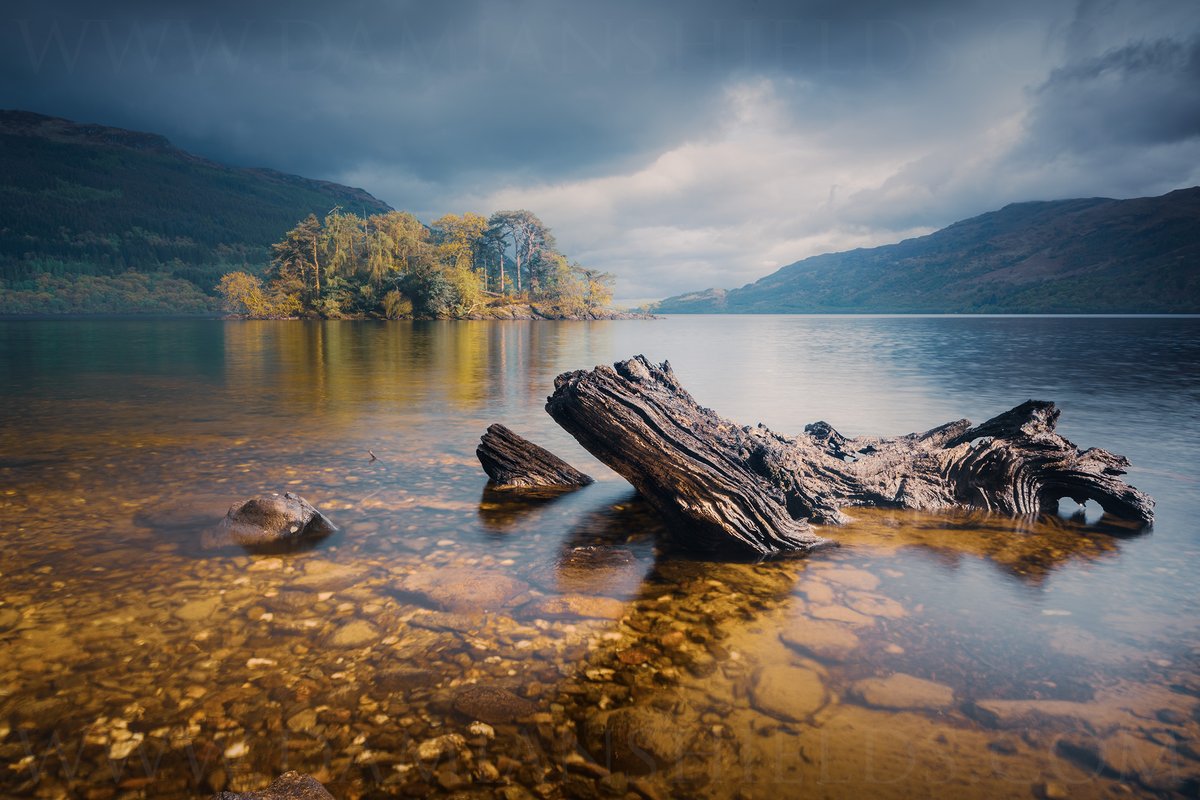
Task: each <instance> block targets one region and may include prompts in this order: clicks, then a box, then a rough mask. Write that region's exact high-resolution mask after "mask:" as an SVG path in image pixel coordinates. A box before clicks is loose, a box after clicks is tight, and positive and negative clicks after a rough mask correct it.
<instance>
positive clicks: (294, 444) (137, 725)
mask: <svg viewBox="0 0 1200 800" xmlns="http://www.w3.org/2000/svg"><path fill="white" fill-rule="evenodd" d="M219 330H220V336H221V340H220V347H219V348H212V347H209V346H206V345H202V344H199V343H193V344H192V345H191V346H192V347H194V348H195V353H196V355H195V356H194V358H192V359H191V360H185V363H182V364H175V363H172V361H171V360H170V359H169V358H165V357H164V356H162V355H161V353H159V351H158V350H153V351H151V349H150V348H149V346H148V344H147V343H146V342H144V341H142V342H135V343H134V344H132V345H131V346H130V347H131V349H130V353H129V354H128V355H129V357H130V358H133V359H134V360H135V362H136V359H139V358H140V359H142V360H141V361H140V362H136V363H134V364H133V365H132V366H131V367H130V370H129V373H128V374H125V375H122V374H120V370H119V369H116V368H115V367H114V366H113V365H111V364H109V365H108V366H105V365H104V364H100V365H99V366H97V367H96V368H95V369H91V370H87V371H85V370H82V369H80V364H81V363H84V362H86V361H87V357H88V354H89V352H90V351H89V350H88V346H87V345H86V344H81V345H80V347H81V348H82V352H81V354H80V356H81V359H82V360H81V361H79V362H74V363H73V364H72V365H71V366H73V367H74V368H76V369H77V370H78V371H76V372H74V373H68V372H64V373H63V374H62V375H59V376H57V377H54V376H52V377H54V380H48V381H47V384H48V386H49V387H50V388H49V389H47V390H45V391H33V390H30V391H29V392H27V393H24V394H20V393H18V394H16V395H13V396H12V397H11V398H10V399H11V405H10V411H11V412H12V413H11V414H10V416H9V417H8V419H7V421H8V422H9V423H10V424H8V425H6V426H3V428H2V429H0V442H2V443H3V451H2V452H3V453H4V456H3V460H2V461H0V518H2V519H3V520H4V530H3V544H4V547H5V557H4V560H3V566H2V567H0V794H2V795H4V796H14V797H55V796H68V797H89V798H98V799H99V798H109V797H114V798H115V797H142V796H145V797H194V796H198V795H203V794H204V793H206V792H212V791H216V790H219V789H224V788H233V789H238V790H248V789H256V788H261V787H262V786H263V785H265V784H266V783H267V782H268V781H269V780H270V778H271V777H273V776H274V775H276V774H278V773H279V772H281V771H283V770H285V769H299V770H301V771H305V772H310V773H312V774H314V775H316V776H317V777H318V778H319V779H320V780H322V781H323V782H325V783H326V785H327V786H328V787H329V788H330V790H331V791H332V792H333V793H334V795H335V796H337V797H343V798H353V797H384V796H394V795H407V796H422V795H427V794H443V795H451V794H454V793H458V794H459V795H460V796H470V797H504V798H513V797H527V796H530V795H531V794H532V795H533V796H540V797H551V798H552V797H568V796H569V797H621V796H629V795H631V794H632V795H635V796H638V797H650V798H653V797H669V796H678V797H712V798H726V797H728V798H735V797H773V798H777V797H781V796H782V797H792V796H808V795H820V796H825V797H839V798H840V797H846V798H850V797H861V796H864V795H871V796H885V797H911V796H914V795H922V796H956V797H957V796H964V797H1020V798H1028V797H1031V796H1060V795H1065V796H1070V797H1105V796H1110V795H1111V796H1125V795H1128V794H1135V795H1147V796H1149V795H1154V794H1159V793H1164V792H1167V793H1169V792H1177V793H1182V794H1183V795H1185V796H1186V795H1187V794H1188V793H1192V794H1194V793H1195V791H1196V789H1197V786H1198V785H1200V784H1197V778H1198V776H1200V761H1198V760H1197V759H1198V758H1200V752H1198V751H1200V747H1198V745H1197V741H1198V739H1197V734H1198V733H1200V721H1198V715H1197V697H1198V696H1200V679H1198V678H1197V669H1196V658H1197V656H1198V655H1200V653H1197V650H1196V649H1195V648H1194V647H1193V648H1192V649H1191V651H1190V653H1191V656H1190V660H1189V658H1188V657H1186V656H1185V657H1181V656H1180V655H1179V648H1178V646H1177V644H1178V642H1192V643H1193V644H1194V643H1195V642H1196V641H1197V621H1196V620H1195V619H1194V618H1190V617H1187V616H1184V617H1178V616H1176V617H1175V618H1172V617H1171V616H1170V615H1169V614H1167V613H1164V612H1163V611H1162V610H1160V609H1156V608H1153V607H1149V606H1146V605H1144V604H1143V605H1137V604H1130V605H1129V606H1128V607H1122V605H1121V604H1120V603H1114V602H1112V601H1111V599H1105V598H1096V597H1094V595H1092V594H1090V593H1093V592H1095V590H1096V587H1095V584H1094V582H1090V578H1089V575H1091V574H1092V573H1093V571H1095V570H1101V569H1104V568H1105V567H1106V565H1110V564H1113V563H1115V562H1116V561H1117V560H1118V559H1119V558H1120V556H1121V551H1122V547H1123V546H1124V540H1123V539H1121V538H1119V537H1115V536H1113V535H1111V534H1110V533H1107V532H1104V531H1100V530H1097V529H1094V528H1086V527H1082V526H1080V525H1079V524H1077V523H1075V522H1071V521H1066V520H1060V519H1057V518H1049V519H1041V520H1024V521H1014V520H1010V519H1006V518H998V517H993V516H988V515H983V514H975V515H972V514H963V515H955V516H946V515H926V514H915V513H909V512H892V511H879V510H871V509H857V510H855V511H854V517H855V522H854V523H853V524H852V525H850V526H848V527H846V528H844V529H839V530H836V531H833V532H832V533H833V535H835V536H836V538H837V539H838V540H839V541H840V542H841V543H842V546H841V547H840V548H836V549H832V550H827V551H823V552H821V553H818V554H817V555H814V556H813V557H811V558H808V559H799V560H780V561H773V562H766V563H761V564H717V563H709V562H701V561H694V560H690V559H688V558H686V557H684V556H682V555H680V554H676V553H670V552H666V551H664V550H662V549H661V546H660V539H659V537H658V534H659V533H660V530H659V523H658V521H657V519H656V518H655V516H654V515H653V513H652V511H651V510H650V509H649V508H647V507H646V506H645V504H643V503H642V502H640V501H639V500H638V499H637V498H636V497H635V496H633V495H632V494H631V492H630V491H629V490H628V488H627V487H625V486H624V485H623V484H621V483H620V482H619V481H617V480H615V479H614V478H613V477H612V476H611V474H609V473H607V472H605V471H603V470H600V471H596V470H594V469H592V468H589V470H590V471H596V472H597V475H598V476H599V477H601V480H600V482H599V483H598V484H596V485H595V486H593V487H589V488H587V489H584V490H582V491H580V492H576V493H572V494H567V495H556V496H555V495H545V496H537V497H531V498H522V497H521V496H519V495H514V494H512V493H508V492H496V491H492V490H488V489H486V488H484V478H483V475H482V472H481V471H480V469H479V467H478V464H477V463H476V462H475V461H474V457H473V454H472V450H473V448H474V444H475V442H476V441H477V437H478V435H479V433H481V432H482V431H483V430H484V429H485V427H486V425H487V424H488V423H489V422H491V421H494V417H498V416H500V415H503V416H504V417H505V418H514V417H515V418H516V420H517V422H518V423H521V424H520V425H518V426H517V427H520V428H522V430H524V431H525V432H528V433H530V434H531V435H533V438H535V439H537V440H539V441H541V442H543V443H546V444H548V445H549V446H551V449H555V448H556V447H557V446H558V445H559V444H561V443H563V442H565V441H567V440H566V439H565V435H563V434H561V432H556V431H555V429H554V428H553V425H552V423H549V422H548V421H547V420H544V419H543V417H544V416H545V415H544V414H542V413H541V411H540V407H539V404H538V399H539V396H544V395H545V394H546V393H548V391H549V386H550V380H551V379H552V375H553V373H554V372H556V371H557V370H558V369H560V368H561V365H562V362H563V361H569V362H571V363H572V364H574V365H575V366H582V365H585V364H590V363H593V361H598V360H604V359H603V358H602V357H600V358H593V356H594V355H595V354H594V353H592V352H591V348H601V349H602V348H603V347H605V346H606V345H605V344H604V339H605V337H606V336H607V335H608V334H607V333H606V332H605V331H607V330H611V329H608V328H597V330H596V337H595V338H583V339H581V338H580V337H579V336H578V335H575V334H571V333H570V332H569V331H567V329H566V328H564V327H561V326H529V325H519V324H516V325H489V324H486V323H480V324H478V325H475V324H463V325H441V324H432V325H429V326H425V327H421V326H412V327H411V329H410V330H408V331H407V334H406V335H402V336H397V335H394V334H395V331H396V328H395V327H388V326H386V325H376V326H373V325H338V324H329V325H274V324H272V323H247V324H236V325H227V326H222V327H221V328H220V329H219ZM208 335H212V331H211V330H210V331H209V332H208ZM135 345H136V346H135ZM148 352H153V353H154V354H153V355H147V353H148ZM68 378H69V379H68ZM56 382H57V383H56ZM368 449H369V450H371V451H373V452H374V453H375V454H376V455H377V456H378V460H376V461H374V462H372V461H370V460H369V458H368V457H367V455H366V454H367V450H368ZM283 488H286V489H292V490H296V491H299V492H301V493H302V494H303V495H304V496H306V497H307V498H308V499H309V500H311V501H312V502H314V504H316V505H317V506H318V507H320V508H321V509H322V510H323V511H325V512H326V513H327V514H328V515H329V516H330V517H331V518H332V519H333V520H334V522H335V523H337V524H338V525H340V526H342V528H343V530H342V531H341V532H340V533H339V534H337V535H335V536H333V537H331V538H330V539H329V540H326V541H325V542H322V543H321V544H319V545H318V546H316V547H314V548H313V549H310V550H306V551H299V552H293V553H287V554H276V555H250V554H246V553H243V552H240V551H229V552H225V551H218V552H212V551H203V550H201V549H200V548H199V547H198V544H197V540H198V538H199V533H200V532H201V531H202V530H203V529H204V528H205V527H207V526H208V525H211V524H213V523H214V522H216V520H217V519H219V518H220V516H221V515H222V514H223V513H224V511H225V509H226V508H227V507H228V505H229V504H230V503H232V502H233V501H235V500H237V499H239V498H243V497H246V496H249V495H251V494H254V493H256V492H259V491H268V490H276V489H283ZM431 570H432V571H433V572H430V571H431ZM414 575H420V576H429V575H436V576H438V580H439V581H440V582H441V583H440V584H437V585H434V586H433V587H432V588H429V585H428V582H426V583H425V584H418V583H415V582H414V580H413V576H414ZM436 583H437V582H435V584H436ZM467 588H469V591H464V590H465V589H467ZM501 589H503V591H501ZM1186 652H1187V651H1186V650H1185V653H1186ZM472 683H482V684H485V685H489V686H498V687H502V688H505V689H509V690H511V691H512V692H513V693H514V694H515V695H517V696H519V697H521V698H525V699H527V700H529V701H530V702H532V703H534V704H535V706H536V710H535V711H533V713H532V714H525V715H522V716H520V717H518V718H516V719H514V720H511V721H508V720H506V721H501V722H495V723H492V724H490V729H491V731H490V733H489V732H488V731H487V730H486V729H485V728H482V727H479V726H473V725H472V723H473V722H474V721H475V720H474V715H472V714H467V713H464V712H463V711H462V710H461V709H460V708H459V706H460V705H461V700H460V693H461V691H462V687H464V686H466V685H470V684H472ZM447 734H457V735H461V736H462V737H463V739H462V741H461V742H459V743H455V744H453V746H452V747H451V748H450V750H447V751H446V752H445V753H440V754H439V755H438V756H437V757H436V758H432V759H430V758H422V753H423V752H425V754H426V755H428V749H429V748H428V747H426V750H425V751H422V749H421V748H422V745H428V743H429V742H431V741H435V740H438V737H441V736H444V735H447Z"/></svg>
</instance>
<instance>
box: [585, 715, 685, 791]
mask: <svg viewBox="0 0 1200 800" xmlns="http://www.w3.org/2000/svg"><path fill="white" fill-rule="evenodd" d="M687 731H688V726H687V725H682V724H680V721H679V720H678V719H676V718H675V717H674V716H672V715H671V714H667V713H665V712H663V711H659V710H657V709H655V708H648V707H643V706H628V707H626V708H619V709H617V710H616V711H606V712H602V713H599V714H596V715H595V716H593V717H592V718H591V719H589V720H588V721H587V724H586V726H585V731H584V733H585V736H586V737H587V745H588V749H589V750H590V751H591V754H592V756H593V757H594V758H595V759H596V761H597V762H599V763H600V764H601V765H603V766H605V767H607V768H608V769H610V770H613V771H619V772H628V773H632V774H635V775H647V774H651V773H655V772H657V771H659V770H666V769H670V768H671V767H673V766H675V765H676V764H677V763H678V762H679V761H680V760H681V759H682V758H683V756H684V754H685V753H687V752H688V734H687Z"/></svg>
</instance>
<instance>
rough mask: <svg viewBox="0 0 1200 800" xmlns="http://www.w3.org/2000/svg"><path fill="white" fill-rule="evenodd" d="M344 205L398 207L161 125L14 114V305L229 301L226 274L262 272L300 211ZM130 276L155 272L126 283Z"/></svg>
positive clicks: (5, 182)
mask: <svg viewBox="0 0 1200 800" xmlns="http://www.w3.org/2000/svg"><path fill="white" fill-rule="evenodd" d="M335 207H341V208H343V209H345V210H347V211H351V212H355V213H360V214H363V215H364V216H365V215H367V214H376V213H385V212H388V211H390V210H391V209H390V207H389V206H388V205H387V204H386V203H383V202H381V201H379V200H377V199H376V198H374V197H372V196H371V195H370V194H368V193H366V192H364V191H362V190H360V189H353V188H349V187H346V186H341V185H338V184H334V183H327V182H324V181H316V180H310V179H307V178H301V177H298V176H294V175H285V174H283V173H279V172H275V171H273V170H267V169H247V168H236V167H228V166H225V165H222V164H217V163H214V162H212V161H207V160H205V159H202V158H198V157H196V156H193V155H191V154H189V153H186V152H184V151H182V150H179V149H178V148H175V147H173V146H172V145H171V143H170V142H168V141H167V140H166V139H164V138H163V137H161V136H157V135H154V134H146V133H138V132H134V131H126V130H121V129H119V128H109V127H104V126H100V125H84V124H78V123H74V122H70V121H68V120H62V119H57V118H54V117H46V116H42V115H40V114H33V113H30V112H24V111H0V312H10V313H11V312H18V313H20V312H55V311H101V312H104V311H163V310H168V311H169V310H172V308H175V309H176V310H188V311H195V310H210V311H211V310H215V309H216V308H217V300H216V298H215V296H214V287H215V286H216V283H217V281H218V280H219V279H220V277H221V275H222V274H224V273H226V272H228V271H230V270H231V269H242V270H247V271H250V272H261V271H262V270H263V269H265V268H266V266H267V265H268V263H269V262H270V259H271V251H270V246H271V244H272V243H274V242H276V241H278V240H279V239H280V238H281V237H282V236H283V234H284V233H285V232H286V231H288V230H289V229H290V228H291V227H292V226H294V225H295V224H296V220H298V219H301V218H303V217H305V216H306V215H308V214H318V215H322V216H323V215H325V214H327V213H329V211H330V210H331V209H333V208H335ZM128 272H133V273H141V274H145V275H146V277H144V278H140V279H139V278H136V277H130V276H125V277H123V278H122V279H121V281H115V276H122V275H124V274H125V273H128ZM80 276H89V277H90V278H91V280H89V281H80V280H79V278H80ZM131 286H136V287H138V288H139V289H140V290H141V291H138V292H132V293H130V294H129V297H128V302H127V303H126V302H123V301H122V299H121V295H122V293H123V292H125V291H126V290H127V289H128V288H129V287H131Z"/></svg>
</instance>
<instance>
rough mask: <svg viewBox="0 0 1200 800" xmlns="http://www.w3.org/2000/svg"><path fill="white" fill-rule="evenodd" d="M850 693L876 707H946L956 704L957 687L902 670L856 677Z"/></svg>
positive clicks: (924, 708) (926, 709) (933, 709)
mask: <svg viewBox="0 0 1200 800" xmlns="http://www.w3.org/2000/svg"><path fill="white" fill-rule="evenodd" d="M850 693H851V694H852V695H854V696H855V697H857V698H858V699H859V700H861V701H862V702H863V703H865V704H867V705H869V706H874V707H875V708H889V709H896V710H899V709H918V710H922V711H944V710H946V709H947V708H950V707H951V706H952V705H954V690H953V689H951V688H950V687H949V686H946V685H945V684H941V683H934V682H933V681H927V680H923V679H921V678H916V677H913V676H912V675H905V674H904V673H902V672H897V673H896V674H895V675H889V676H888V677H886V678H867V679H865V680H861V681H856V682H855V683H854V685H853V686H851V687H850Z"/></svg>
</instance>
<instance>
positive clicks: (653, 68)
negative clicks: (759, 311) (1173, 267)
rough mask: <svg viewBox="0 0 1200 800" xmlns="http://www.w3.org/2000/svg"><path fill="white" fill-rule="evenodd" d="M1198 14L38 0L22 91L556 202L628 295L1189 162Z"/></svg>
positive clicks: (544, 0) (492, 199)
mask: <svg viewBox="0 0 1200 800" xmlns="http://www.w3.org/2000/svg"><path fill="white" fill-rule="evenodd" d="M1198 8H1200V6H1198V5H1197V4H1196V3H1193V2H1190V0H1178V1H1176V0H1148V1H1147V2H1133V0H1081V2H1075V0H1050V2H1045V1H1044V0H1017V2H1008V3H994V2H982V1H981V2H962V1H961V0H924V1H923V2H906V3H903V4H901V3H895V2H892V0H857V2H846V1H845V0H842V1H841V2H832V1H831V2H795V1H794V0H793V1H791V2H783V1H782V0H780V1H776V0H772V1H770V2H766V1H763V2H747V1H746V0H742V2H733V0H725V1H722V2H718V1H717V0H693V1H691V2H688V1H684V0H681V1H680V2H654V3H651V2H635V1H634V0H622V1H621V2H586V3H585V2H550V1H549V0H488V1H487V2H469V1H467V0H459V1H458V2H453V1H452V2H421V3H415V2H350V3H342V4H338V5H336V6H335V5H334V4H330V3H316V2H302V3H292V2H288V3H285V2H258V3H245V2H238V3H234V2H226V1H225V0H218V1H217V2H210V3H203V4H201V3H195V2H170V1H168V2H133V1H132V0H125V1H124V2H115V3H105V4H102V5H101V4H96V3H85V2H71V1H70V0H63V1H62V2H53V0H51V2H49V3H47V2H37V3H35V2H26V3H21V2H9V3H7V4H6V5H5V7H4V11H3V12H0V107H19V108H27V109H30V110H34V111H40V112H43V113H48V114H55V115H59V116H65V117H69V118H73V119H80V120H86V121H94V122H101V123H106V124H112V125H119V126H123V127H130V128H136V129H141V130H149V131H155V132H159V133H163V134H165V135H167V136H168V137H169V138H171V139H172V140H173V141H175V142H176V143H177V144H179V145H180V146H182V147H185V148H186V149H189V150H192V151H194V152H198V153H200V154H201V155H205V156H208V157H210V158H216V159H219V160H225V161H230V162H233V163H239V164H250V165H263V166H271V167H276V168H278V169H283V170H286V171H289V172H297V173H301V174H306V175H310V176H313V177H321V178H329V179H334V180H343V181H346V182H350V183H353V184H355V185H360V186H363V187H364V188H366V189H367V190H369V191H371V192H373V193H375V194H377V195H378V196H380V197H381V198H383V199H384V200H387V201H388V202H390V203H391V204H393V205H395V206H397V207H403V208H407V209H411V210H413V211H415V212H417V213H418V214H421V215H423V216H429V215H436V214H440V213H444V212H447V211H461V210H466V209H471V210H476V211H481V212H485V213H486V212H488V211H490V210H493V209H495V208H498V207H509V206H526V207H530V208H533V209H535V210H536V211H537V212H538V213H539V214H541V215H542V216H543V217H544V218H545V219H546V221H547V222H548V223H549V224H551V226H552V227H554V229H555V230H556V232H557V233H558V238H559V241H560V242H561V243H562V244H563V246H564V247H565V248H567V249H568V250H569V251H570V252H571V253H572V255H576V256H578V257H579V258H581V259H584V260H586V261H588V263H591V264H593V265H595V266H599V267H602V268H606V269H611V270H613V271H615V272H617V273H618V275H619V278H620V281H619V283H618V294H619V295H620V296H624V297H648V296H655V295H659V296H661V295H663V294H667V293H671V292H675V291H683V290H687V289H694V288H699V287H701V286H704V285H712V284H716V285H724V286H732V285H737V284H739V283H743V282H745V281H748V280H752V279H754V278H756V277H759V276H761V275H762V274H765V273H766V272H769V271H770V270H771V269H772V268H774V267H775V266H778V265H780V264H784V263H788V262H790V261H792V260H795V259H797V258H800V257H803V256H806V255H811V254H814V253H816V252H821V251H823V250H831V249H841V248H845V247H851V246H858V245H869V244H876V243H882V242H886V241H890V240H894V239H896V238H898V237H900V236H902V235H909V234H912V233H919V232H922V231H924V230H928V229H930V228H931V227H935V226H939V225H943V224H946V223H948V222H951V221H953V220H954V219H958V218H961V217H963V216H967V215H970V214H973V213H978V212H980V211H984V210H987V209H989V208H993V207H996V206H998V205H1001V204H1003V203H1005V202H1009V201H1012V200H1020V199H1030V198H1034V197H1053V196H1063V195H1069V194H1117V193H1151V192H1152V191H1157V190H1159V189H1163V190H1165V189H1167V188H1174V186H1176V185H1181V183H1182V182H1184V181H1187V180H1190V179H1192V176H1194V175H1195V174H1196V171H1197V168H1196V167H1195V166H1194V165H1195V164H1196V163H1200V157H1198V156H1200V150H1197V149H1196V148H1194V147H1193V144H1194V143H1195V142H1196V141H1197V140H1196V135H1195V134H1196V129H1197V108H1198V107H1200V102H1198V100H1200V97H1198V90H1197V88H1196V87H1197V86H1198V85H1200V81H1198V80H1197V75H1196V71H1197V68H1196V64H1197V60H1198V59H1197V44H1196V43H1197V38H1196V37H1197V36H1198V35H1200V11H1198V10H1197V9H1198ZM1197 178H1198V179H1200V176H1197Z"/></svg>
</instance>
